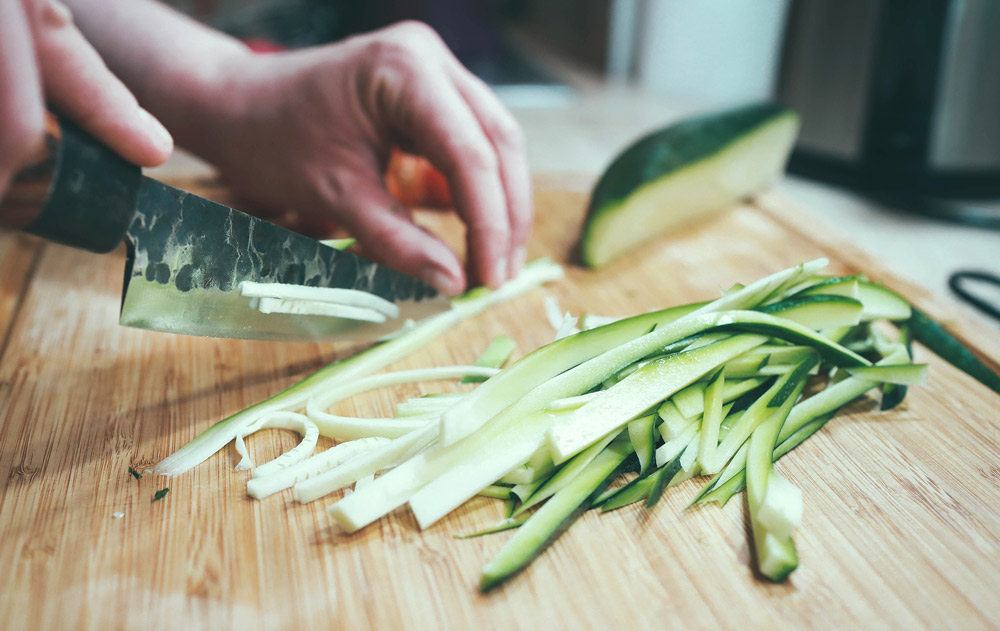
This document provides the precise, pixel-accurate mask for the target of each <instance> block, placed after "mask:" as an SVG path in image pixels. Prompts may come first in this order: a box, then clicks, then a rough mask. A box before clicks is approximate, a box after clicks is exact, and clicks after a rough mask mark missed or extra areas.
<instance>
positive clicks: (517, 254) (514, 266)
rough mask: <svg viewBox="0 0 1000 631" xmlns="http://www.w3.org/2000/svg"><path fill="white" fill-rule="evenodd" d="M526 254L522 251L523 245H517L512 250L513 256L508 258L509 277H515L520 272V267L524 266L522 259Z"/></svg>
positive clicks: (523, 259)
mask: <svg viewBox="0 0 1000 631" xmlns="http://www.w3.org/2000/svg"><path fill="white" fill-rule="evenodd" d="M527 256H528V253H527V252H525V251H524V248H523V247H518V248H516V249H515V250H514V256H513V257H512V258H511V260H510V274H509V276H510V277H511V278H516V277H517V275H518V274H520V273H521V268H522V267H524V261H525V259H526V258H527Z"/></svg>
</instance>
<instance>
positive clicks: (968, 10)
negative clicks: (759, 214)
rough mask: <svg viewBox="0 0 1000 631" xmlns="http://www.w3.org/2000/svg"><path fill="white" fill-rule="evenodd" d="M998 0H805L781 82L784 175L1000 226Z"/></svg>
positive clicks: (796, 9) (792, 19) (792, 26)
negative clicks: (791, 132) (786, 146)
mask: <svg viewBox="0 0 1000 631" xmlns="http://www.w3.org/2000/svg"><path fill="white" fill-rule="evenodd" d="M997 33H1000V2H996V1H995V0H809V1H799V2H795V3H794V4H793V5H792V7H791V10H790V13H789V17H788V24H787V31H786V35H785V44H784V51H783V55H782V64H781V70H780V75H779V86H778V89H777V97H778V100H780V101H782V102H783V103H785V104H787V105H789V106H791V107H793V108H794V109H796V110H797V111H798V112H799V114H800V115H801V117H802V131H801V135H800V138H799V142H798V144H797V146H796V148H795V151H794V152H793V154H792V157H791V160H790V163H789V171H790V172H791V173H795V174H800V175H804V176H807V177H811V178H816V179H819V180H823V181H827V182H831V183H836V184H840V185H845V186H849V187H852V188H855V189H859V190H862V191H864V192H866V193H869V194H872V195H874V196H876V197H878V198H880V199H882V200H884V201H887V202H890V203H891V204H892V205H894V206H897V207H899V208H905V209H907V210H910V211H916V212H924V213H929V214H934V215H937V216H945V217H950V218H953V219H957V220H962V221H966V222H972V223H977V224H981V225H990V226H995V227H1000V38H998V37H997Z"/></svg>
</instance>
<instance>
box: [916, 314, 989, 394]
mask: <svg viewBox="0 0 1000 631" xmlns="http://www.w3.org/2000/svg"><path fill="white" fill-rule="evenodd" d="M907 326H908V329H909V333H910V335H912V336H913V339H915V340H917V341H918V342H920V343H921V344H923V345H924V346H926V347H927V348H929V349H931V350H932V351H934V353H936V354H937V355H938V356H939V357H941V358H942V359H944V360H945V361H947V362H948V363H949V364H951V365H952V366H955V367H956V368H958V369H959V370H961V371H963V372H964V373H966V374H967V375H969V376H971V377H973V378H974V379H976V380H977V381H979V382H980V383H981V384H983V385H985V386H986V387H987V388H990V389H991V390H993V391H994V392H996V393H998V394H1000V375H998V374H997V373H995V372H993V370H992V369H991V368H990V367H989V366H987V365H986V364H984V363H983V362H982V361H981V360H980V359H979V358H978V357H976V355H975V354H974V353H973V352H972V351H970V350H969V349H968V348H967V347H966V346H965V345H964V344H962V343H961V342H960V341H958V340H957V339H955V337H954V336H953V335H952V334H951V333H949V332H948V331H947V330H945V328H944V327H943V326H941V325H940V324H938V323H937V322H935V321H934V320H932V319H931V318H929V317H927V315H926V314H924V313H923V312H921V311H919V310H917V309H913V314H912V315H911V316H910V319H909V321H908V322H907Z"/></svg>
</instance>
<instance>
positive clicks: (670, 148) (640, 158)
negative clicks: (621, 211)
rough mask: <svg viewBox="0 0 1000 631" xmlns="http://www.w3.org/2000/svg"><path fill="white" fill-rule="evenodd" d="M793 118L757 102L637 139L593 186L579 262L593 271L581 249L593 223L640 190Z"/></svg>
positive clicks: (789, 112)
mask: <svg viewBox="0 0 1000 631" xmlns="http://www.w3.org/2000/svg"><path fill="white" fill-rule="evenodd" d="M795 116H796V114H795V113H794V112H793V111H792V110H790V109H788V108H786V107H783V106H781V105H778V104H775V103H755V104H751V105H745V106H742V107H738V108H735V109H730V110H725V111H722V112H713V113H711V114H706V115H703V116H698V117H695V118H689V119H686V120H683V121H681V122H679V123H676V124H673V125H671V126H669V127H666V128H663V129H660V130H657V131H654V132H652V133H650V134H648V135H646V136H644V137H642V138H640V139H639V140H638V141H636V142H635V143H633V144H632V145H630V146H629V147H628V148H627V149H625V151H623V152H622V153H620V154H619V155H618V156H617V157H616V158H615V159H614V160H613V161H612V162H611V164H610V165H609V166H608V167H607V169H605V171H604V174H603V175H602V176H601V178H600V180H598V182H597V184H596V186H595V187H594V190H593V193H592V194H591V198H590V205H589V207H588V209H587V218H586V220H585V222H584V230H583V233H582V235H581V239H580V243H579V244H578V246H577V256H578V258H579V260H580V261H582V263H583V264H584V265H586V266H588V267H594V266H595V264H594V262H593V261H589V260H587V254H586V250H585V248H584V244H585V243H586V241H587V240H588V239H589V238H591V236H592V235H591V234H590V232H591V230H592V229H593V226H594V219H595V218H596V217H597V216H598V215H600V214H602V213H604V212H605V211H608V210H613V209H614V208H615V207H617V206H618V205H620V204H621V203H622V202H623V201H624V200H625V199H626V198H627V197H628V196H630V195H632V194H633V193H635V192H636V191H637V190H638V189H639V188H640V187H642V185H644V184H646V183H648V182H652V181H654V180H657V179H660V178H663V177H669V176H670V175H673V174H675V173H676V172H678V171H680V170H682V169H684V168H686V167H689V166H691V165H693V164H696V163H698V162H701V161H703V160H705V159H707V158H710V157H712V156H714V155H716V154H718V153H719V152H720V151H723V150H724V149H726V148H727V147H729V146H730V145H732V144H733V143H735V142H736V141H738V140H739V139H741V138H742V137H744V136H746V135H747V134H749V133H751V132H753V131H755V130H757V129H760V128H761V127H762V126H764V125H767V124H769V123H772V122H774V121H775V120H777V119H779V118H782V117H795ZM636 229H637V230H641V229H642V227H641V226H637V227H636Z"/></svg>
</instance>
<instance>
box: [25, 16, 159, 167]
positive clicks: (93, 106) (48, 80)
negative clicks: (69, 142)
mask: <svg viewBox="0 0 1000 631" xmlns="http://www.w3.org/2000/svg"><path fill="white" fill-rule="evenodd" d="M31 5H34V6H32V7H31V9H30V10H31V11H32V15H30V16H29V18H28V19H29V20H30V22H31V24H32V32H33V33H34V35H35V46H36V52H37V59H38V66H39V68H40V70H41V75H42V82H43V87H44V91H45V96H46V100H47V101H48V102H49V103H50V104H51V105H52V106H53V107H54V108H55V109H56V110H58V111H59V112H60V113H61V114H63V115H65V116H67V117H68V118H70V119H72V120H73V121H75V122H76V123H77V124H79V125H80V126H81V127H82V128H83V129H85V130H86V131H87V132H88V133H90V134H91V135H92V136H94V137H95V138H97V139H98V140H100V141H101V142H103V143H104V144H106V145H107V146H108V147H109V148H111V149H112V150H113V151H115V152H116V153H117V154H119V155H120V156H122V157H123V158H125V159H126V160H128V161H130V162H133V163H135V164H138V165H140V166H155V165H157V164H161V163H163V162H164V161H165V160H166V159H167V158H168V157H169V156H170V152H171V151H172V150H173V139H172V138H171V137H170V134H169V133H168V132H167V130H166V129H165V128H164V127H163V125H161V124H160V123H159V121H157V120H156V119H155V118H154V117H153V116H152V115H151V114H150V113H149V112H147V111H146V110H144V109H142V108H141V107H140V106H139V104H138V102H137V101H136V99H135V97H134V96H133V95H132V93H131V92H129V90H128V88H126V87H125V85H124V84H123V83H122V82H121V81H120V80H119V79H118V78H117V77H115V76H114V75H113V74H112V73H111V71H110V70H108V68H107V66H106V65H104V61H103V60H102V59H101V57H100V55H98V53H97V51H96V50H94V48H93V47H92V46H91V45H90V44H89V43H88V42H87V40H86V39H85V38H84V37H83V34H82V33H80V31H79V30H78V29H77V28H76V26H74V25H73V21H72V17H71V16H70V13H69V10H68V9H67V8H66V7H65V6H64V5H63V4H62V3H60V2H58V1H57V0H41V1H39V2H33V3H31Z"/></svg>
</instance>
